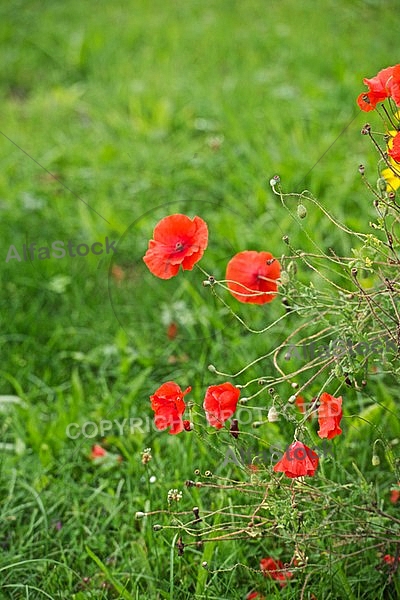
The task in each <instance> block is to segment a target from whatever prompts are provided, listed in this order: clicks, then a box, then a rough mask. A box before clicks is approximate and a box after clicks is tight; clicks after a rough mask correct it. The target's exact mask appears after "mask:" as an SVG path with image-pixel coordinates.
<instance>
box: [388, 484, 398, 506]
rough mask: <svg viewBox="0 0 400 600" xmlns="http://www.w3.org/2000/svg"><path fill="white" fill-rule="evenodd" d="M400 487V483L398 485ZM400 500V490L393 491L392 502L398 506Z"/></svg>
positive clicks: (391, 494) (391, 493) (391, 492)
mask: <svg viewBox="0 0 400 600" xmlns="http://www.w3.org/2000/svg"><path fill="white" fill-rule="evenodd" d="M397 485H398V486H399V487H400V481H399V482H398V483H397ZM399 499H400V489H399V490H391V491H390V502H391V503H392V504H396V503H397V502H398V501H399Z"/></svg>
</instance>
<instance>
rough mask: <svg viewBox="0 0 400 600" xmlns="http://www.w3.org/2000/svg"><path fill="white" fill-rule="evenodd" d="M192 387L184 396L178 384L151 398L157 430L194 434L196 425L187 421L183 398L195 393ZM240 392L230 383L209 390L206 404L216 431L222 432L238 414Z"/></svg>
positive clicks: (168, 384)
mask: <svg viewBox="0 0 400 600" xmlns="http://www.w3.org/2000/svg"><path fill="white" fill-rule="evenodd" d="M191 389H192V388H191V387H188V388H187V389H186V390H185V391H184V392H182V390H181V388H180V387H179V385H178V384H177V383H175V382H174V381H167V382H166V383H163V384H162V385H161V386H160V387H159V388H158V390H156V391H155V392H154V394H153V395H152V396H150V400H151V408H152V409H153V410H154V413H155V415H154V423H155V426H156V427H157V429H159V430H161V431H162V430H164V429H167V427H170V430H169V433H172V434H176V433H180V432H181V431H183V430H184V429H185V430H186V431H190V430H191V429H192V428H193V425H192V423H191V422H190V421H187V420H184V419H183V413H184V412H185V409H186V404H185V401H184V400H183V397H184V396H185V395H186V394H188V393H189V392H190V391H191ZM239 396H240V390H239V389H238V388H237V387H235V386H234V385H232V384H231V383H229V382H226V383H221V384H219V385H210V387H208V388H207V391H206V395H205V398H204V402H203V408H204V410H205V413H206V418H207V421H208V423H209V424H210V425H211V426H212V427H215V428H216V429H221V428H222V427H223V425H224V423H225V421H227V420H228V419H229V418H230V417H231V416H232V415H233V413H234V412H235V410H236V406H237V403H238V400H239Z"/></svg>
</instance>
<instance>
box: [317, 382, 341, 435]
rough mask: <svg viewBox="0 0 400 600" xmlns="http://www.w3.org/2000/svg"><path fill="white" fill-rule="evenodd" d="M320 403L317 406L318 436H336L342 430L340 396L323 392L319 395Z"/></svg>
mask: <svg viewBox="0 0 400 600" xmlns="http://www.w3.org/2000/svg"><path fill="white" fill-rule="evenodd" d="M319 401H320V405H319V407H318V423H319V431H318V435H319V437H320V438H328V440H331V439H332V438H334V437H336V436H337V435H339V434H340V433H342V430H341V428H340V421H341V419H342V416H343V412H342V397H341V396H339V398H334V397H333V396H331V395H330V394H327V393H326V392H323V393H322V394H321V396H320V399H319Z"/></svg>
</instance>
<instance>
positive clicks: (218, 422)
mask: <svg viewBox="0 0 400 600" xmlns="http://www.w3.org/2000/svg"><path fill="white" fill-rule="evenodd" d="M191 389H192V388H191V387H188V388H187V389H186V390H185V391H182V389H181V388H180V386H179V385H178V384H177V383H175V382H174V381H167V382H166V383H163V384H162V385H161V386H160V387H159V388H158V389H157V390H156V391H155V392H154V394H152V395H151V396H150V400H151V408H152V409H153V410H154V413H155V415H154V422H155V426H156V427H157V429H159V430H160V431H162V430H164V429H167V428H168V427H169V428H170V430H169V433H171V434H177V433H180V432H181V431H183V430H186V431H191V430H192V429H193V424H192V423H191V422H190V421H188V420H185V419H183V414H184V412H185V410H186V403H185V401H184V399H183V398H184V396H185V395H186V394H188V393H189V392H190V391H191ZM239 396H240V391H239V389H238V388H237V387H235V386H234V385H232V384H231V383H229V382H226V383H222V384H219V385H210V386H209V387H208V388H207V391H206V394H205V398H204V402H203V408H204V410H205V413H206V418H207V421H208V423H209V425H211V426H212V427H215V428H216V429H221V428H222V427H223V425H224V423H225V422H226V421H227V420H228V419H229V418H230V417H231V416H232V415H233V414H234V412H235V410H236V407H237V403H238V401H239ZM317 413H318V423H319V430H318V435H319V437H320V438H328V439H332V438H333V437H335V436H336V435H339V434H340V433H342V430H341V428H340V421H341V419H342V398H341V397H339V398H334V397H333V396H331V395H330V394H327V393H326V392H324V393H323V394H321V396H320V398H319V406H318V408H317ZM318 461H319V458H318V455H317V454H316V453H315V452H314V451H313V450H311V448H309V447H308V446H305V445H304V444H303V443H302V442H300V441H298V440H296V441H295V442H294V443H293V444H291V445H290V446H289V447H288V448H287V450H286V452H285V454H284V455H283V457H282V458H281V459H280V460H279V462H277V464H276V465H275V466H274V471H275V472H282V473H284V474H285V475H286V476H287V477H291V478H294V477H302V476H304V475H309V476H312V475H314V473H315V471H316V469H317V467H318Z"/></svg>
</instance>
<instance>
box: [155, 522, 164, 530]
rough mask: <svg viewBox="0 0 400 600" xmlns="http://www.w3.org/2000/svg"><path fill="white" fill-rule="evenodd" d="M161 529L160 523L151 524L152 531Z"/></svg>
mask: <svg viewBox="0 0 400 600" xmlns="http://www.w3.org/2000/svg"><path fill="white" fill-rule="evenodd" d="M161 529H162V525H158V523H156V524H155V525H153V531H161Z"/></svg>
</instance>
